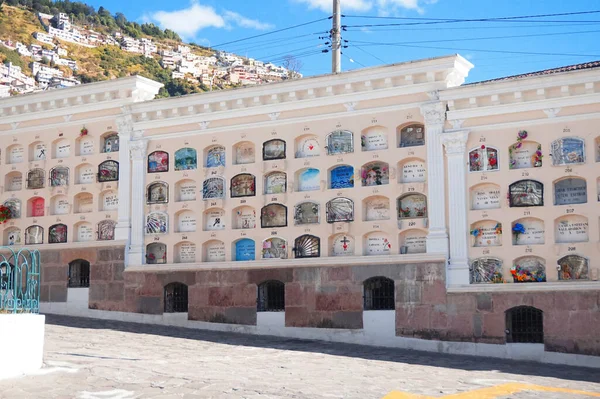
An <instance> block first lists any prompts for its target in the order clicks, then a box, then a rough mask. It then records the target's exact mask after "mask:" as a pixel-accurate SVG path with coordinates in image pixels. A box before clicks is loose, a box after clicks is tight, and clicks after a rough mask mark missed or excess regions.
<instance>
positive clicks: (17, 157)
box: [6, 144, 25, 164]
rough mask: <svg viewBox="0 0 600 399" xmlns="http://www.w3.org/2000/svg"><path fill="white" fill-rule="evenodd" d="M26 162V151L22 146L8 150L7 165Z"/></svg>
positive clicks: (16, 145) (17, 145)
mask: <svg viewBox="0 0 600 399" xmlns="http://www.w3.org/2000/svg"><path fill="white" fill-rule="evenodd" d="M21 162H25V149H24V148H23V146H22V145H21V144H14V145H11V146H9V147H8V148H7V149H6V163H7V164H14V163H21Z"/></svg>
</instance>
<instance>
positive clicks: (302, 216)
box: [294, 201, 320, 225]
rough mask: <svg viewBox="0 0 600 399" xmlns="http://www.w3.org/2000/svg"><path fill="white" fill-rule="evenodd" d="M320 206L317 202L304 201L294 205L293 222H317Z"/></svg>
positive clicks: (300, 223) (296, 223) (297, 223)
mask: <svg viewBox="0 0 600 399" xmlns="http://www.w3.org/2000/svg"><path fill="white" fill-rule="evenodd" d="M319 220H320V206H319V203H318V202H313V201H304V202H301V203H299V204H297V205H296V206H294V224H295V225H303V224H318V223H319Z"/></svg>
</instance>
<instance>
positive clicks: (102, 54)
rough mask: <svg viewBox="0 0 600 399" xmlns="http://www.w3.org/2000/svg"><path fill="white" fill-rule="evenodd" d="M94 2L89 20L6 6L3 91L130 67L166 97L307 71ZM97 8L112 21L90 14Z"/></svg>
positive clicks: (0, 57)
mask: <svg viewBox="0 0 600 399" xmlns="http://www.w3.org/2000/svg"><path fill="white" fill-rule="evenodd" d="M13 2H14V1H13ZM57 4H58V3H57ZM69 4H83V3H69ZM87 7H88V13H89V14H90V15H89V16H88V17H86V19H85V20H83V21H82V17H81V13H80V14H78V17H76V16H75V15H74V14H72V13H67V12H55V13H53V14H52V13H48V12H42V11H36V10H34V9H32V8H27V7H25V6H23V5H19V4H17V5H15V6H12V5H7V4H2V5H1V6H0V97H7V96H11V95H18V94H24V93H31V92H36V91H43V90H49V89H54V88H64V87H70V86H76V85H79V84H84V83H89V82H94V81H100V80H107V79H114V78H118V77H123V76H129V75H141V76H145V77H148V78H150V79H154V80H157V81H159V82H162V83H164V84H165V87H164V89H162V90H161V93H159V96H160V97H169V96H177V95H184V94H190V93H198V92H202V91H210V90H223V89H228V88H233V87H240V86H248V85H257V84H263V83H269V82H274V81H281V80H284V79H290V78H299V77H302V75H301V74H300V73H298V72H297V71H291V70H288V69H286V68H285V67H283V66H281V65H275V64H272V63H269V62H263V61H259V60H255V59H252V58H247V57H242V56H238V55H236V54H232V53H227V52H222V51H214V50H211V49H209V48H206V47H201V46H198V45H195V44H184V43H183V42H181V40H180V39H179V37H178V36H177V34H175V33H174V32H171V31H169V30H165V31H162V30H160V28H158V27H156V26H154V25H153V24H143V25H139V24H137V23H130V22H128V21H127V20H126V19H125V18H124V16H122V14H116V15H115V16H114V17H113V16H111V15H110V13H108V12H107V11H106V10H105V9H103V8H102V7H100V9H98V11H97V12H96V11H95V10H93V8H92V7H89V6H87ZM34 8H36V7H34ZM37 8H38V9H40V8H41V9H43V10H44V11H58V10H56V9H54V10H51V9H48V6H40V5H38V7H37ZM96 16H100V17H103V18H104V21H105V22H104V23H97V24H94V23H93V22H90V20H91V21H95V19H94V18H93V17H96ZM107 18H108V19H107ZM99 21H103V20H102V19H100V20H99ZM111 21H114V23H112V22H111ZM117 21H120V22H119V23H117ZM144 32H148V33H149V34H145V33H144ZM134 36H136V37H134Z"/></svg>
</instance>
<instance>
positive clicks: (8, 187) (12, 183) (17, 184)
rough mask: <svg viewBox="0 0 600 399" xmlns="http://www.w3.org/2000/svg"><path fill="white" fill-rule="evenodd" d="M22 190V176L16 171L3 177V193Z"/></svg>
mask: <svg viewBox="0 0 600 399" xmlns="http://www.w3.org/2000/svg"><path fill="white" fill-rule="evenodd" d="M21 189H23V174H22V173H21V172H18V171H14V172H10V173H7V174H6V176H5V177H4V190H5V191H19V190H21Z"/></svg>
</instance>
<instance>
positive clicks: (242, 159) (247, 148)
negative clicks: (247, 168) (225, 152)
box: [235, 142, 255, 165]
mask: <svg viewBox="0 0 600 399" xmlns="http://www.w3.org/2000/svg"><path fill="white" fill-rule="evenodd" d="M254 157H255V155H254V144H252V143H250V142H244V143H239V144H238V145H236V146H235V163H236V165H244V164H248V163H254Z"/></svg>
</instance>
